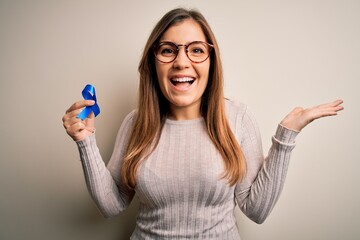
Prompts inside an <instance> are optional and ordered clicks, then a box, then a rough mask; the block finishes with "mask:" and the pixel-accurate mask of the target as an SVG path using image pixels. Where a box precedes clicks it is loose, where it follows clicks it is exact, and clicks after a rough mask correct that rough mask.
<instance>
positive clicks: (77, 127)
mask: <svg viewBox="0 0 360 240" xmlns="http://www.w3.org/2000/svg"><path fill="white" fill-rule="evenodd" d="M161 41H171V42H174V43H176V44H188V43H190V42H192V41H205V42H206V39H205V36H204V33H203V32H202V30H201V28H200V26H199V25H198V24H197V23H196V22H194V21H193V20H185V21H182V22H180V23H178V24H175V25H173V26H171V27H170V28H169V29H168V30H167V31H166V32H165V33H164V34H163V36H162V37H161ZM209 68H210V58H209V59H207V60H206V61H205V62H203V63H193V62H191V61H190V60H189V59H188V58H187V56H186V54H185V51H184V49H183V47H180V51H179V54H178V56H177V58H176V59H175V61H174V62H171V63H161V62H159V61H156V73H157V76H158V81H159V85H160V88H161V91H162V93H163V94H164V96H165V97H166V99H167V100H168V101H169V103H170V115H169V118H171V119H174V120H186V119H194V118H199V117H200V116H201V115H200V104H201V96H202V94H203V93H204V91H205V88H206V85H207V81H208V74H209ZM185 76H189V77H192V78H194V80H195V81H194V83H193V84H192V85H191V86H186V85H185V87H184V86H183V87H181V86H180V87H179V86H178V87H174V85H173V84H172V83H171V82H170V79H171V78H174V77H175V78H176V77H185ZM342 103H343V101H342V100H336V101H333V102H329V103H325V104H321V105H317V106H314V107H310V108H302V107H296V108H294V109H293V110H292V111H291V112H290V113H289V114H287V115H286V117H285V118H284V119H283V120H282V121H281V123H280V124H281V125H283V126H284V127H286V128H288V129H292V130H294V131H298V132H300V131H301V130H302V129H303V128H304V127H305V126H307V125H308V124H309V123H311V122H312V121H314V120H316V119H319V118H323V117H328V116H335V115H337V113H338V112H339V111H341V110H343V109H344V108H343V106H342ZM93 104H94V101H92V100H81V101H78V102H75V103H74V104H73V105H71V106H70V108H69V109H68V110H66V112H65V115H64V116H63V118H62V121H63V126H64V128H65V129H66V132H67V134H68V135H69V136H70V137H71V138H72V139H73V140H74V141H81V140H83V139H85V138H86V137H88V136H89V135H91V134H93V132H94V130H95V128H94V119H95V117H94V114H93V113H91V114H90V115H89V117H88V118H87V119H85V120H84V121H82V120H81V119H79V118H77V117H76V116H77V115H78V114H79V113H80V112H81V110H82V108H84V107H86V106H92V105H93Z"/></svg>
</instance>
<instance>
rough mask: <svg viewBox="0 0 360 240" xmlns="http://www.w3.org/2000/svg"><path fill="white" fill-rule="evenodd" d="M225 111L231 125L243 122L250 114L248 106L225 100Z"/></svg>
mask: <svg viewBox="0 0 360 240" xmlns="http://www.w3.org/2000/svg"><path fill="white" fill-rule="evenodd" d="M225 110H226V114H227V117H228V120H229V122H230V124H231V125H232V122H234V123H235V122H239V121H240V122H241V121H242V119H243V118H244V116H245V115H246V114H247V112H248V106H247V105H246V104H244V103H242V102H239V101H233V100H230V99H225Z"/></svg>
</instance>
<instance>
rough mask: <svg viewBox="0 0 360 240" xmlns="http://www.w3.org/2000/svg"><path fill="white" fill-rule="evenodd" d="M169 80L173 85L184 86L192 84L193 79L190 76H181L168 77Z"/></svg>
mask: <svg viewBox="0 0 360 240" xmlns="http://www.w3.org/2000/svg"><path fill="white" fill-rule="evenodd" d="M170 81H171V83H172V84H173V85H174V86H177V87H186V86H190V85H191V84H193V83H194V82H195V79H194V78H191V77H183V78H172V79H170Z"/></svg>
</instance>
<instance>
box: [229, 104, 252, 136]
mask: <svg viewBox="0 0 360 240" xmlns="http://www.w3.org/2000/svg"><path fill="white" fill-rule="evenodd" d="M225 109H226V113H227V118H228V122H229V125H230V127H231V129H232V131H233V132H234V134H235V136H236V137H237V138H238V139H239V140H240V139H241V138H242V136H243V135H244V133H245V132H248V131H253V130H254V129H257V121H256V119H255V116H254V115H253V113H252V111H251V110H250V108H249V107H248V106H247V105H246V104H244V103H241V102H238V101H232V100H228V99H226V100H225Z"/></svg>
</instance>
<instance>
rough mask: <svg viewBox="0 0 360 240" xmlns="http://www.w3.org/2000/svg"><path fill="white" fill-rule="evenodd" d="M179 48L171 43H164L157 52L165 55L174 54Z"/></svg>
mask: <svg viewBox="0 0 360 240" xmlns="http://www.w3.org/2000/svg"><path fill="white" fill-rule="evenodd" d="M176 53H177V49H176V47H174V46H172V45H170V44H163V45H160V46H159V49H158V51H157V54H161V55H163V56H173V55H176Z"/></svg>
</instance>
